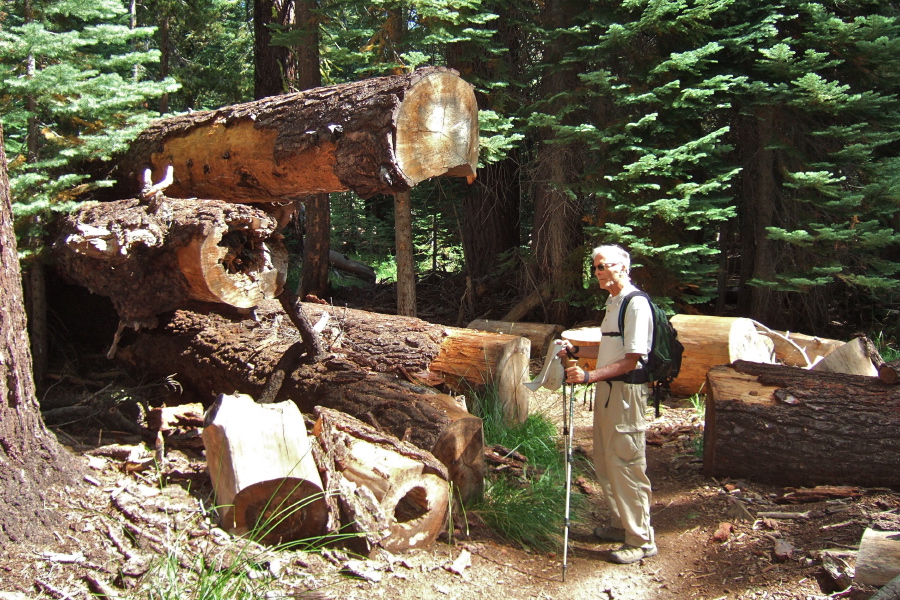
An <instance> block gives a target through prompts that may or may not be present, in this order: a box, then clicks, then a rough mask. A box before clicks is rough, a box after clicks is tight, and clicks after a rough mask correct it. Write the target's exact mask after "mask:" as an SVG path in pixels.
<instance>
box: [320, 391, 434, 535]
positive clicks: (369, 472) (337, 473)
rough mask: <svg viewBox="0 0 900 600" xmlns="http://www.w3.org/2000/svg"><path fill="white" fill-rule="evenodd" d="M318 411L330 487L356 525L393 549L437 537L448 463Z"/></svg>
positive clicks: (346, 419)
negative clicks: (445, 463) (445, 465)
mask: <svg viewBox="0 0 900 600" xmlns="http://www.w3.org/2000/svg"><path fill="white" fill-rule="evenodd" d="M316 416H317V420H316V424H315V427H314V428H313V433H314V434H315V436H316V438H317V439H318V441H319V444H320V445H321V447H322V450H323V455H324V458H325V461H324V462H325V465H324V467H325V468H324V469H323V471H324V472H325V473H326V474H327V475H326V481H327V483H326V490H327V491H328V492H331V493H336V494H337V495H338V499H339V501H340V503H341V505H342V508H343V509H344V512H345V514H346V516H347V519H348V521H349V523H350V524H351V525H352V527H353V529H354V530H355V531H357V532H359V533H361V534H363V535H364V536H365V538H366V540H367V541H368V542H369V545H370V547H371V546H379V547H382V548H384V549H385V550H388V551H389V552H401V551H403V550H408V549H410V548H414V547H415V548H423V547H426V546H429V545H430V544H431V543H432V542H434V540H436V539H437V536H438V534H440V532H441V531H443V529H444V523H445V522H446V519H447V511H448V509H449V507H450V502H449V501H450V493H449V486H448V483H447V470H446V468H445V467H444V465H442V464H441V463H440V462H439V461H438V460H436V459H435V457H434V456H431V455H430V454H428V453H427V452H424V451H422V450H420V449H419V448H416V447H415V446H413V445H412V444H408V443H405V442H402V441H398V440H397V439H395V438H392V437H390V436H385V435H384V434H383V433H382V432H379V431H378V430H376V429H374V428H372V427H371V426H369V425H366V424H365V423H363V422H361V421H359V420H357V419H354V418H352V417H350V416H348V415H345V414H343V413H340V412H338V411H334V410H329V409H327V408H322V407H319V408H317V409H316Z"/></svg>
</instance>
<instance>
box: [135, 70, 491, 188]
mask: <svg viewBox="0 0 900 600" xmlns="http://www.w3.org/2000/svg"><path fill="white" fill-rule="evenodd" d="M477 159H478V116H477V106H476V104H475V97H474V93H473V92H472V86H471V85H469V84H468V83H466V82H465V81H463V80H462V79H460V78H459V77H458V76H457V75H456V74H455V72H453V71H450V70H448V69H443V68H439V67H430V68H426V69H420V70H418V71H415V72H413V73H410V74H407V75H397V76H393V77H380V78H373V79H367V80H364V81H359V82H354V83H347V84H341V85H335V86H329V87H320V88H315V89H312V90H307V91H304V92H298V93H293V94H285V95H281V96H275V97H272V98H265V99H263V100H256V101H254V102H248V103H245V104H238V105H235V106H231V107H227V108H222V109H219V110H215V111H204V112H196V113H192V114H189V115H183V116H179V117H172V118H169V119H163V120H160V121H157V122H156V123H154V124H153V125H152V126H151V127H149V128H148V129H146V130H145V131H144V132H143V133H142V134H141V135H140V136H139V137H138V139H137V140H135V141H134V143H133V144H132V145H131V148H130V150H129V151H128V153H127V154H126V155H125V156H124V157H123V158H122V160H121V161H120V172H121V174H120V176H119V178H118V179H119V184H120V187H119V188H118V190H119V191H118V193H119V194H120V195H119V197H124V196H133V195H136V194H137V192H138V191H139V185H140V181H139V178H141V177H142V174H143V173H144V170H145V169H147V168H150V169H152V171H153V180H154V181H159V180H160V179H162V174H163V173H164V172H165V170H166V168H167V167H168V166H170V165H171V166H172V167H173V168H174V178H175V182H174V184H173V185H172V186H171V187H170V188H168V189H167V190H166V193H167V194H169V195H172V196H177V197H185V198H187V197H201V198H220V199H224V200H235V201H241V202H277V201H284V200H285V199H293V198H296V197H297V196H302V195H309V194H318V193H328V192H340V191H347V190H352V191H354V192H356V193H357V194H359V195H360V196H362V197H364V198H365V197H369V196H372V195H374V194H378V193H385V194H395V193H397V192H403V191H407V190H409V189H410V188H411V187H412V186H413V185H415V184H416V183H418V182H420V181H423V180H425V179H427V178H429V177H435V176H438V175H452V176H459V177H469V178H471V177H473V176H474V174H475V166H476V163H477Z"/></svg>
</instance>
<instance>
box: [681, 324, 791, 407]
mask: <svg viewBox="0 0 900 600" xmlns="http://www.w3.org/2000/svg"><path fill="white" fill-rule="evenodd" d="M671 323H672V326H673V327H674V328H675V330H676V331H678V340H679V341H680V342H681V343H682V344H683V345H684V356H683V357H682V359H681V371H680V372H679V373H678V377H676V378H675V380H674V381H673V382H672V384H671V390H672V393H673V394H676V395H681V396H690V395H692V394H697V393H699V392H701V390H702V388H703V387H704V384H705V383H706V374H707V373H708V372H709V370H710V368H711V367H714V366H716V365H727V364H731V363H733V362H734V361H736V360H747V361H752V362H761V363H771V362H773V360H774V344H773V343H772V341H771V340H769V339H768V338H766V337H763V336H761V335H760V334H759V333H757V331H756V327H755V326H754V324H753V321H751V320H750V319H744V318H733V317H707V316H702V315H675V316H674V317H672V319H671Z"/></svg>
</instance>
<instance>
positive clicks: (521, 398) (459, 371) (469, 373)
mask: <svg viewBox="0 0 900 600" xmlns="http://www.w3.org/2000/svg"><path fill="white" fill-rule="evenodd" d="M446 331H447V334H448V335H447V337H446V338H444V340H443V341H442V343H441V352H440V354H438V356H437V357H435V359H434V360H433V361H432V362H431V365H430V366H429V368H430V370H431V371H433V372H436V373H440V374H441V376H443V378H444V381H446V382H447V384H448V385H449V386H450V387H451V388H452V389H453V390H454V391H456V392H458V393H470V392H472V391H473V390H480V389H482V388H484V387H485V386H487V385H492V386H494V387H495V389H496V394H497V398H498V400H499V402H500V404H501V406H502V407H503V415H504V419H505V420H506V422H507V423H522V422H524V421H525V419H527V418H528V402H529V400H530V397H531V392H530V391H529V389H528V388H527V387H525V383H526V382H527V381H528V369H529V357H530V356H531V342H530V341H528V339H527V338H524V337H520V336H517V335H506V334H503V333H489V332H484V331H475V330H473V329H459V328H455V327H448V328H447V329H446Z"/></svg>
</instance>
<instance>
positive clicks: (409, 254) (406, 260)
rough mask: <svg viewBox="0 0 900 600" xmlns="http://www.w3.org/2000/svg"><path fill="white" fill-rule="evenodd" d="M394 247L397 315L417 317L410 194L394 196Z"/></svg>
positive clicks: (403, 193) (402, 193) (404, 193)
mask: <svg viewBox="0 0 900 600" xmlns="http://www.w3.org/2000/svg"><path fill="white" fill-rule="evenodd" d="M394 239H395V242H394V247H395V248H396V254H395V257H396V262H397V314H398V315H403V316H406V317H415V316H416V263H415V258H414V256H413V238H412V203H411V200H410V194H409V192H401V193H399V194H395V195H394Z"/></svg>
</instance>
